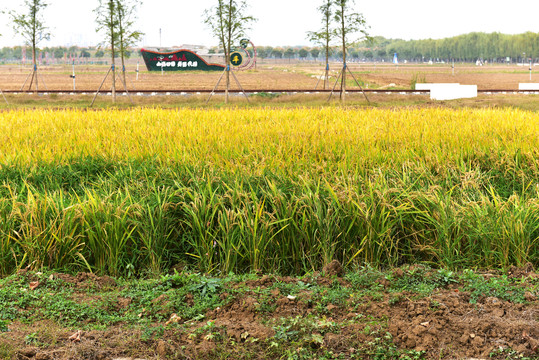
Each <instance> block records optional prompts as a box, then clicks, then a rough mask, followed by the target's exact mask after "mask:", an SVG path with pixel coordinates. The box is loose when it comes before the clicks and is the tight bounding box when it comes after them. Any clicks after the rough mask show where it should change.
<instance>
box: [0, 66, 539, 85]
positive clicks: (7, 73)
mask: <svg viewBox="0 0 539 360" xmlns="http://www.w3.org/2000/svg"><path fill="white" fill-rule="evenodd" d="M349 66H350V69H351V70H352V71H353V72H354V73H355V74H356V76H358V77H359V78H360V79H361V80H362V81H364V82H365V84H367V85H368V86H369V87H370V88H388V87H396V88H402V89H409V88H410V85H411V83H412V80H413V79H414V78H415V79H416V80H420V81H426V82H458V83H461V84H466V85H477V86H478V89H480V90H489V89H506V90H517V89H518V84H519V83H521V82H530V79H529V72H528V71H527V68H525V67H518V66H513V65H487V66H483V67H477V66H473V65H457V66H456V68H455V74H454V75H453V73H452V69H451V65H450V64H436V65H399V67H395V66H394V65H380V64H378V65H374V64H357V63H351V64H350V65H349ZM340 67H341V65H340V64H338V63H335V64H331V77H332V78H331V79H330V84H329V86H331V85H332V84H333V82H334V81H335V78H336V77H337V76H338V74H339V70H340ZM108 69H109V67H107V66H104V65H99V66H98V65H79V66H77V67H76V72H77V73H76V88H77V90H86V91H90V92H91V91H96V90H97V88H98V87H99V86H100V84H101V82H102V81H103V79H104V77H105V75H106V73H107V70H108ZM323 69H324V66H323V65H322V64H319V63H313V62H292V63H286V62H284V63H277V64H275V63H263V64H260V65H259V66H258V67H257V69H256V70H249V71H238V72H236V74H237V77H238V79H239V81H240V83H241V85H242V86H243V87H244V88H245V89H248V90H283V89H298V90H301V89H303V90H311V89H314V88H315V86H316V85H317V82H318V80H317V76H318V77H320V76H321V75H322V74H323V72H324V71H323ZM39 71H40V76H39V83H40V84H41V85H40V89H48V90H71V89H73V80H72V78H71V77H70V75H71V74H72V70H71V66H67V65H54V66H42V67H40V68H39ZM30 72H31V68H30V67H28V66H26V67H22V66H17V65H3V66H0V88H2V89H3V90H20V89H21V87H22V86H23V84H24V83H25V80H27V78H28V75H29V74H30ZM127 74H128V76H127V87H128V89H129V90H131V91H136V90H178V89H185V90H211V89H213V87H214V86H215V84H216V83H217V81H218V79H219V77H220V75H221V73H220V72H195V73H181V72H165V73H164V75H162V74H161V73H159V72H148V71H146V70H141V71H140V73H139V80H136V73H135V66H134V65H130V66H129V67H128V72H127ZM30 80H31V78H30V79H28V80H27V82H26V86H25V89H27V88H28V86H29V84H30ZM350 80H351V79H350ZM230 81H231V87H232V88H234V89H239V87H238V85H237V84H236V82H235V80H234V79H233V78H231V80H230ZM538 81H539V72H538V70H537V69H534V71H533V73H532V80H531V82H538ZM43 83H44V84H43ZM224 83H225V81H224V79H223V81H222V82H221V85H220V88H224ZM111 85H112V81H111V77H110V76H109V77H108V79H107V81H106V82H105V83H104V85H103V89H104V90H105V91H108V90H110V88H111ZM367 85H366V86H367ZM321 86H322V85H321V84H320V85H319V88H320V87H321ZM117 87H118V89H122V88H123V85H122V83H121V81H120V79H119V78H118V82H117Z"/></svg>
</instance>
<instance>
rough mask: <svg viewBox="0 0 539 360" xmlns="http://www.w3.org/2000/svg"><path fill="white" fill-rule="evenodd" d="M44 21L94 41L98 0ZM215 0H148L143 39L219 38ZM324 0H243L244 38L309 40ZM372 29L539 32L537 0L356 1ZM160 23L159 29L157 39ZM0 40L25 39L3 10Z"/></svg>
mask: <svg viewBox="0 0 539 360" xmlns="http://www.w3.org/2000/svg"><path fill="white" fill-rule="evenodd" d="M47 1H48V3H49V4H50V6H49V7H48V8H47V9H46V11H45V13H44V14H45V16H46V22H45V24H46V25H47V26H49V27H50V31H51V33H52V38H51V40H50V41H43V42H42V43H40V46H41V47H45V46H57V45H81V46H93V45H96V44H97V43H99V41H100V37H99V35H97V34H96V32H95V28H96V25H95V14H94V13H93V9H95V8H96V7H97V5H98V0H47ZM215 2H216V0H145V2H144V4H143V6H142V8H141V9H140V10H139V12H138V18H139V21H138V25H139V26H138V29H140V30H141V31H143V32H144V33H145V36H144V39H143V41H142V43H141V44H140V45H141V46H159V45H162V46H174V45H181V44H201V45H216V44H217V42H216V40H215V39H213V38H212V36H211V35H210V34H209V32H208V30H207V29H206V28H205V26H204V24H203V22H202V13H203V11H204V9H207V8H209V7H211V6H212V5H213V4H214V3H215ZM321 2H322V0H248V3H249V4H250V9H249V14H251V15H253V16H255V17H256V18H258V21H257V22H256V23H254V24H253V25H252V30H251V31H249V33H248V34H247V37H248V38H250V39H251V40H252V41H253V43H254V44H255V45H271V46H276V45H310V44H309V42H308V41H307V40H306V36H305V34H306V32H307V31H310V30H318V28H319V27H320V24H321V21H320V15H319V14H318V12H317V10H316V8H317V7H318V6H319V5H320V3H321ZM22 4H23V0H0V10H16V11H21V10H22ZM356 11H359V12H361V13H363V15H364V16H365V18H366V19H367V23H368V25H369V26H370V35H373V36H377V35H381V36H385V37H387V38H401V39H426V38H434V39H437V38H444V37H450V36H454V35H459V34H464V33H468V32H471V31H481V32H494V31H497V32H501V33H506V34H517V33H522V32H526V31H532V32H539V0H519V1H509V0H446V1H435V0H430V1H428V0H356ZM159 29H162V38H161V44H160V39H159ZM0 33H1V34H3V36H2V37H0V47H3V46H14V45H22V44H23V40H22V38H21V37H20V36H17V35H16V34H15V33H14V32H13V30H12V28H11V25H10V19H9V17H8V16H7V15H1V14H0Z"/></svg>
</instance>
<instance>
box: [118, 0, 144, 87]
mask: <svg viewBox="0 0 539 360" xmlns="http://www.w3.org/2000/svg"><path fill="white" fill-rule="evenodd" d="M140 5H142V2H141V1H137V0H116V11H117V16H118V43H119V47H118V51H119V53H120V58H121V61H122V76H123V81H124V85H125V84H126V77H125V55H126V53H127V49H128V48H130V47H132V46H135V45H136V44H137V42H138V41H139V40H140V39H141V37H142V35H144V34H143V33H142V32H140V31H138V30H134V29H133V26H134V24H135V21H136V19H137V17H136V11H137V7H138V6H140Z"/></svg>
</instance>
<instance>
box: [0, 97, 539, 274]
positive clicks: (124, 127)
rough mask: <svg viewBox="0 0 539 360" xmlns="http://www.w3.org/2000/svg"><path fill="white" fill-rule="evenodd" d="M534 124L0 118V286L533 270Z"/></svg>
mask: <svg viewBox="0 0 539 360" xmlns="http://www.w3.org/2000/svg"><path fill="white" fill-rule="evenodd" d="M538 144H539V114H538V113H537V112H530V111H524V110H517V109H503V110H500V109H466V108H464V109H456V110H454V109H441V108H440V109H399V110H391V109H384V110H381V109H361V110H358V109H352V108H348V109H347V108H336V107H326V108H320V109H316V108H309V109H307V108H296V109H269V108H256V109H221V110H219V109H210V110H208V109H180V110H163V109H152V108H144V109H141V108H138V109H130V110H123V111H120V110H99V111H82V110H18V111H17V110H12V111H6V112H2V113H0V274H1V275H5V274H9V273H12V272H14V271H16V270H17V269H20V268H24V267H29V268H31V269H34V270H38V269H43V268H55V269H64V270H69V271H78V270H91V271H94V272H97V273H101V274H112V275H125V274H134V273H137V274H145V273H160V272H163V271H166V270H168V269H169V268H170V267H172V266H186V267H189V268H193V269H196V270H197V271H201V272H207V273H214V274H220V273H228V272H231V271H233V272H236V273H243V272H252V271H262V272H272V273H281V274H295V275H297V274H302V273H304V272H308V271H314V270H319V269H320V268H321V267H322V266H323V265H324V264H326V263H328V262H330V261H331V260H333V259H337V260H339V261H341V263H343V264H344V265H346V266H348V267H352V266H356V265H362V264H364V263H369V264H371V265H374V266H396V265H401V264H404V263H415V262H426V263H429V264H431V265H434V266H445V267H449V268H463V267H473V268H482V267H507V266H510V265H522V264H525V263H527V262H531V263H533V264H534V265H535V266H537V265H538V264H539V169H538V167H539V146H538Z"/></svg>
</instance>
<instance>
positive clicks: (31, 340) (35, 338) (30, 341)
mask: <svg viewBox="0 0 539 360" xmlns="http://www.w3.org/2000/svg"><path fill="white" fill-rule="evenodd" d="M24 343H25V344H26V345H38V344H39V334H38V333H37V332H33V333H31V334H28V335H26V336H25V337H24Z"/></svg>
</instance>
